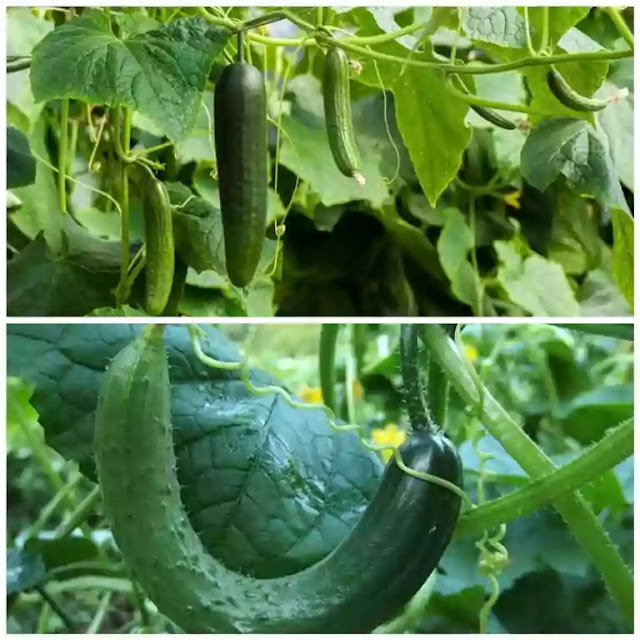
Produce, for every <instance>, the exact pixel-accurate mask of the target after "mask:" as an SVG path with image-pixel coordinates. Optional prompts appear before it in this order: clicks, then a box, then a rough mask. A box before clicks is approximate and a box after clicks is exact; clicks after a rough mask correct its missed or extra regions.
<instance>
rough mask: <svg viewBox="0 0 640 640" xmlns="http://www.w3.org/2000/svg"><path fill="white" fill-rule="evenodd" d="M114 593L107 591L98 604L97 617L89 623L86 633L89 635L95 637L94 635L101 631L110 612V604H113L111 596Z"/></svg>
mask: <svg viewBox="0 0 640 640" xmlns="http://www.w3.org/2000/svg"><path fill="white" fill-rule="evenodd" d="M112 595H113V593H112V592H111V591H105V592H104V593H103V594H102V597H101V598H100V602H99V604H98V610H97V611H96V614H95V616H93V619H92V620H91V622H90V623H89V626H88V627H87V630H86V631H85V633H87V634H89V635H93V634H94V633H98V632H99V631H100V627H101V626H102V623H103V621H104V617H105V616H106V615H107V611H108V610H109V603H110V602H111V596H112Z"/></svg>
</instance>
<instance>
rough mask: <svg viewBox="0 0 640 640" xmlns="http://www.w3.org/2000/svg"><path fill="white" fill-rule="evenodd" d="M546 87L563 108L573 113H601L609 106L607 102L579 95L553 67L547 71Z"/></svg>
mask: <svg viewBox="0 0 640 640" xmlns="http://www.w3.org/2000/svg"><path fill="white" fill-rule="evenodd" d="M547 85H548V86H549V89H550V90H551V93H553V95H554V96H555V97H556V98H557V99H558V100H559V101H560V102H561V103H562V104H563V105H564V106H565V107H568V108H569V109H573V110H574V111H602V109H604V108H605V107H606V106H608V104H609V101H608V100H597V99H595V98H586V97H585V96H582V95H580V94H579V93H578V92H577V91H575V90H574V89H573V88H572V87H571V86H570V85H569V83H568V82H567V81H566V80H565V79H564V77H563V76H562V74H561V73H560V72H559V71H558V70H557V69H556V68H555V67H553V66H552V67H551V68H550V69H549V71H547Z"/></svg>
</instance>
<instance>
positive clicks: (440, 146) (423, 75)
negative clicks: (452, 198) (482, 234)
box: [355, 10, 471, 206]
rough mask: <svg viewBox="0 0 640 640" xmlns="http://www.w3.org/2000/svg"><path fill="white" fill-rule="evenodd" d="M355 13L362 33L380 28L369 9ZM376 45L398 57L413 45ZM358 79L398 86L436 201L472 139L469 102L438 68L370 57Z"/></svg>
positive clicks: (400, 117) (412, 142) (409, 139)
mask: <svg viewBox="0 0 640 640" xmlns="http://www.w3.org/2000/svg"><path fill="white" fill-rule="evenodd" d="M355 15H356V16H357V18H358V25H359V27H360V28H359V30H358V35H361V34H364V35H371V34H378V33H381V30H380V29H379V27H377V25H376V24H375V22H374V21H373V20H372V19H371V16H370V14H369V12H368V11H364V10H363V11H358V12H357V13H356V14H355ZM377 50H379V51H380V52H383V53H388V54H393V55H396V56H399V57H407V56H408V55H409V50H408V49H406V48H405V47H403V46H402V45H400V44H398V43H397V42H390V43H386V44H385V45H383V46H380V47H378V48H377ZM422 56H423V57H425V54H422ZM414 58H415V56H414ZM358 79H359V80H360V82H363V83H365V84H367V85H369V86H371V87H375V88H376V89H380V88H381V86H380V81H381V80H382V85H383V87H384V88H386V89H390V90H391V91H392V92H393V95H394V100H395V110H396V121H397V124H398V129H399V131H400V134H401V135H402V139H403V140H404V144H405V146H406V148H407V150H408V152H409V157H410V158H411V162H412V164H413V168H414V169H415V172H416V175H417V177H418V181H419V182H420V186H421V187H422V190H423V191H424V194H425V196H426V197H427V199H428V201H429V202H430V204H431V205H432V206H435V203H436V201H437V200H438V198H439V197H440V195H441V194H442V192H443V191H444V190H445V188H446V187H447V185H448V184H449V183H450V182H451V181H452V180H453V178H454V177H455V175H456V174H457V172H458V169H459V168H460V165H461V164H462V155H463V153H464V150H465V149H466V147H467V145H468V144H469V140H470V139H471V130H470V129H469V128H468V127H467V125H466V124H465V117H466V115H467V112H468V110H469V107H468V105H467V104H466V103H465V102H464V101H462V100H459V99H457V98H455V97H453V96H451V95H450V94H449V92H448V91H447V89H446V87H445V78H444V75H443V74H442V73H441V72H440V71H439V70H437V69H425V68H420V67H415V66H403V65H399V64H395V63H389V62H384V61H372V60H365V61H364V62H363V70H362V73H361V74H360V76H359V78H358Z"/></svg>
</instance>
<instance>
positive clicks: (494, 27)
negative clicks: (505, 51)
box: [462, 6, 527, 49]
mask: <svg viewBox="0 0 640 640" xmlns="http://www.w3.org/2000/svg"><path fill="white" fill-rule="evenodd" d="M462 26H463V28H464V31H465V33H466V34H467V35H468V36H469V38H471V39H472V40H474V41H475V42H479V43H484V42H489V43H491V44H494V45H499V46H500V47H509V48H514V49H515V48H522V47H525V46H526V44H527V40H526V32H525V23H524V19H523V18H522V16H521V15H520V14H519V13H518V11H517V10H516V8H515V7H479V6H478V7H469V8H467V9H466V10H463V18H462Z"/></svg>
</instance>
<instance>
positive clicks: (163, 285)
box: [140, 167, 175, 316]
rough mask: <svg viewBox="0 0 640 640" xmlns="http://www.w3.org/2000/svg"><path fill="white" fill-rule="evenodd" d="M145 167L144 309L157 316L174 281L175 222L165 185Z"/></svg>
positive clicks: (143, 196) (143, 197) (143, 201)
mask: <svg viewBox="0 0 640 640" xmlns="http://www.w3.org/2000/svg"><path fill="white" fill-rule="evenodd" d="M144 169H145V170H143V171H141V172H140V173H141V175H142V176H143V182H142V207H143V213H144V233H145V238H146V264H145V302H144V308H145V311H146V312H147V313H148V314H150V315H152V316H157V315H160V314H161V313H162V311H163V310H164V308H165V307H166V306H167V302H168V301H169V295H170V294H171V285H172V283H173V270H174V268H175V247H174V240H173V222H172V214H171V202H170V200H169V194H168V193H167V190H166V189H165V186H164V184H163V183H162V182H160V180H158V179H156V177H155V176H154V175H153V173H152V172H151V171H150V170H149V169H147V168H146V167H144Z"/></svg>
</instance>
